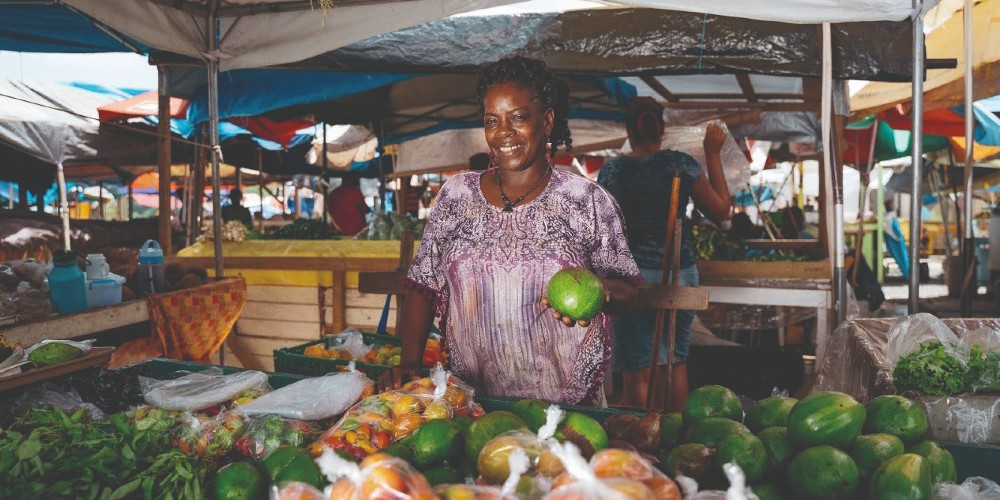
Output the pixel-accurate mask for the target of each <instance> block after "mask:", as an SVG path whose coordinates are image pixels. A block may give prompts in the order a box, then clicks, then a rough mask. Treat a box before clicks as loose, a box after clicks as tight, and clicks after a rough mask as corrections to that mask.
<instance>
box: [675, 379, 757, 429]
mask: <svg viewBox="0 0 1000 500" xmlns="http://www.w3.org/2000/svg"><path fill="white" fill-rule="evenodd" d="M706 417H722V418H728V419H729V420H735V421H736V422H743V403H741V402H740V398H739V396H737V395H736V393H735V392H733V391H730V390H729V389H726V388H725V387H722V386H719V385H705V386H701V387H699V388H697V389H695V390H693V391H691V394H689V395H688V397H687V399H686V400H685V401H684V424H686V425H691V424H693V423H694V422H697V421H698V420H701V419H703V418H706Z"/></svg>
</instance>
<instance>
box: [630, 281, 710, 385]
mask: <svg viewBox="0 0 1000 500" xmlns="http://www.w3.org/2000/svg"><path fill="white" fill-rule="evenodd" d="M639 271H640V272H641V273H642V279H643V281H645V282H646V284H648V285H658V284H660V270H658V269H639ZM678 281H679V284H680V285H681V286H688V287H697V286H698V268H697V267H695V266H690V267H684V268H681V270H680V273H679V275H678ZM692 323H694V311H677V334H676V336H675V341H674V363H680V362H681V361H684V360H685V359H687V356H688V347H689V346H690V344H691V324H692ZM611 325H612V335H611V366H612V368H613V369H614V371H616V372H622V371H635V370H643V369H647V368H649V361H650V358H652V350H653V330H654V328H655V327H656V309H645V308H644V309H638V310H636V311H634V312H632V313H631V314H623V315H616V316H613V317H612V318H611ZM663 325H664V327H663V341H662V343H661V344H660V349H659V351H660V364H666V363H667V329H668V328H669V314H668V315H665V316H664V323H663Z"/></svg>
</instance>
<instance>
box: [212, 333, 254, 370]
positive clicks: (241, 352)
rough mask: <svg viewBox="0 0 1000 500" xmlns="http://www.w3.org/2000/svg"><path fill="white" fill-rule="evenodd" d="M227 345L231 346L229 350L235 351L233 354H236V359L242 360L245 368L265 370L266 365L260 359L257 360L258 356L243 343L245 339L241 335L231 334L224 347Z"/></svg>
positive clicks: (241, 363)
mask: <svg viewBox="0 0 1000 500" xmlns="http://www.w3.org/2000/svg"><path fill="white" fill-rule="evenodd" d="M226 347H229V350H230V351H232V352H233V355H234V356H236V359H237V360H238V361H239V362H240V365H242V366H243V368H246V369H248V370H258V371H261V370H264V365H262V364H261V363H260V361H258V360H257V357H256V356H254V355H253V352H251V351H250V349H249V348H247V346H245V345H244V344H243V340H242V339H241V338H240V337H239V335H230V336H229V337H228V338H227V339H226V344H225V345H224V346H223V347H222V348H223V349H225V348H226Z"/></svg>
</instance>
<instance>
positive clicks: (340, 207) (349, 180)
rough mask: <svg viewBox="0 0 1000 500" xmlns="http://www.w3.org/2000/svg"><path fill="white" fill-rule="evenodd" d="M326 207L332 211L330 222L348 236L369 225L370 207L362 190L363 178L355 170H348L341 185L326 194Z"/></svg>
mask: <svg viewBox="0 0 1000 500" xmlns="http://www.w3.org/2000/svg"><path fill="white" fill-rule="evenodd" d="M326 209H327V210H328V211H329V213H330V224H331V225H332V226H333V228H334V229H336V230H337V231H340V232H341V233H343V234H345V235H347V236H354V235H356V234H358V233H360V232H361V230H362V229H364V228H365V226H367V225H368V221H367V219H366V217H367V215H368V212H369V209H368V204H367V203H365V195H364V194H363V193H362V192H361V179H360V176H358V174H356V173H354V172H347V173H345V174H344V177H343V178H342V179H341V183H340V186H337V188H336V189H334V190H333V191H330V193H329V194H328V195H327V196H326Z"/></svg>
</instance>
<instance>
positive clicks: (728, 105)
mask: <svg viewBox="0 0 1000 500" xmlns="http://www.w3.org/2000/svg"><path fill="white" fill-rule="evenodd" d="M663 105H664V107H667V108H673V109H726V110H730V111H735V110H744V109H753V110H760V111H816V104H813V103H808V102H740V101H735V102H724V101H702V102H692V101H689V102H667V103H664V104H663Z"/></svg>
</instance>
